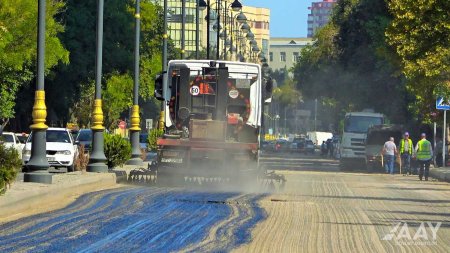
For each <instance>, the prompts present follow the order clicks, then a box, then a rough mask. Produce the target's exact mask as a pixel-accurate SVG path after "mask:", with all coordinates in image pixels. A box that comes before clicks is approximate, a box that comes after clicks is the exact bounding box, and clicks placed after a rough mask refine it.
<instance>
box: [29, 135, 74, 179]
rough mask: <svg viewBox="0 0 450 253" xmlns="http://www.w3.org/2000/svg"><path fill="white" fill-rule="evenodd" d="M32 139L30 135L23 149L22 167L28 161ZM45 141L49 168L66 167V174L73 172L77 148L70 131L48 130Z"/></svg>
mask: <svg viewBox="0 0 450 253" xmlns="http://www.w3.org/2000/svg"><path fill="white" fill-rule="evenodd" d="M32 137H33V134H30V136H29V137H28V140H27V143H26V144H25V148H24V149H23V153H22V161H23V164H24V165H26V164H27V163H28V162H29V160H30V156H31V143H32V139H33V138H32ZM46 140H47V141H46V146H47V150H46V151H47V152H46V154H47V161H48V163H49V164H50V166H52V167H55V168H56V169H59V168H60V167H66V168H67V171H68V172H70V171H73V170H74V161H75V157H76V155H77V152H78V148H77V146H76V145H75V142H74V140H73V138H72V135H71V134H70V131H69V130H68V129H66V128H48V129H47V138H46Z"/></svg>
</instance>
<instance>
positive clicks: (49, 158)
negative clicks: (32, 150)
mask: <svg viewBox="0 0 450 253" xmlns="http://www.w3.org/2000/svg"><path fill="white" fill-rule="evenodd" d="M47 161H49V162H54V161H55V158H54V157H47Z"/></svg>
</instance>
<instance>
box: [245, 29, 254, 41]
mask: <svg viewBox="0 0 450 253" xmlns="http://www.w3.org/2000/svg"><path fill="white" fill-rule="evenodd" d="M245 38H247V39H248V40H253V39H254V38H255V35H254V34H253V33H252V31H251V30H249V31H248V33H247V35H246V36H245Z"/></svg>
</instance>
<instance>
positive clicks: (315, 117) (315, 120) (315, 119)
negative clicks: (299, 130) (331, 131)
mask: <svg viewBox="0 0 450 253" xmlns="http://www.w3.org/2000/svg"><path fill="white" fill-rule="evenodd" d="M316 127H317V98H316V99H314V131H317V129H316Z"/></svg>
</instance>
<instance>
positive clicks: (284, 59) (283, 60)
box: [280, 52, 286, 62]
mask: <svg viewBox="0 0 450 253" xmlns="http://www.w3.org/2000/svg"><path fill="white" fill-rule="evenodd" d="M280 61H282V62H285V61H286V52H281V53H280Z"/></svg>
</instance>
